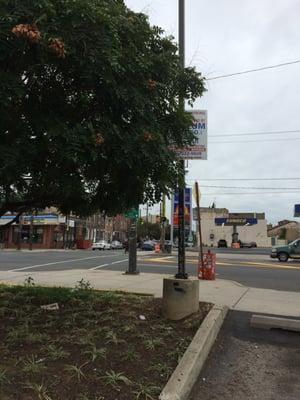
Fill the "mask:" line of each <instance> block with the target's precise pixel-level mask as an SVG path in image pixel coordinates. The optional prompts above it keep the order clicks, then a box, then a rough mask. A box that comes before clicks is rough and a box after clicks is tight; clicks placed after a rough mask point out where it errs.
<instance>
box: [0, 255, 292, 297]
mask: <svg viewBox="0 0 300 400" xmlns="http://www.w3.org/2000/svg"><path fill="white" fill-rule="evenodd" d="M242 250H244V249H241V251H242ZM250 250H253V251H254V252H255V251H257V249H250ZM241 251H239V252H235V254H231V253H227V254H225V253H219V254H218V255H217V278H223V279H229V280H234V281H236V282H239V283H241V284H243V285H246V286H250V287H257V288H267V289H277V290H286V291H295V292H300V283H299V282H300V261H289V262H287V263H279V262H278V261H277V260H271V259H270V258H269V257H268V256H267V255H262V254H255V253H254V252H253V251H252V253H250V254H245V253H242V252H241ZM197 265H198V261H197V253H191V252H189V253H188V255H187V257H186V269H187V272H188V274H189V275H192V276H196V275H197ZM127 267H128V255H127V254H126V255H125V254H124V252H123V251H122V250H119V251H91V250H76V251H72V250H67V251H32V252H29V251H21V252H18V251H1V252H0V271H15V272H19V271H20V272H21V271H28V272H29V271H59V270H70V269H92V270H101V269H105V270H115V271H126V269H127ZM138 268H139V270H140V271H141V272H145V273H159V274H171V275H174V274H175V273H176V271H177V256H176V255H166V256H162V255H156V254H147V255H145V253H138Z"/></svg>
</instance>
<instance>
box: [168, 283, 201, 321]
mask: <svg viewBox="0 0 300 400" xmlns="http://www.w3.org/2000/svg"><path fill="white" fill-rule="evenodd" d="M198 310H199V280H198V279H185V280H183V279H175V278H165V279H164V280H163V304H162V312H163V315H164V317H166V318H168V319H170V320H173V321H178V320H180V319H182V318H185V317H187V316H189V315H191V314H193V313H195V312H197V311H198Z"/></svg>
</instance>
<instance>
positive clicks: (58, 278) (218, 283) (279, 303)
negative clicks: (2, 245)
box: [0, 269, 300, 317]
mask: <svg viewBox="0 0 300 400" xmlns="http://www.w3.org/2000/svg"><path fill="white" fill-rule="evenodd" d="M28 276H31V277H32V278H33V279H34V281H35V283H36V284H42V285H55V286H68V287H74V286H75V285H76V283H77V282H78V281H79V280H80V279H84V280H85V281H89V282H90V283H91V285H92V286H93V287H94V288H95V289H101V290H121V291H127V292H135V293H147V294H153V295H154V296H156V297H161V296H162V286H163V278H164V277H170V276H164V275H161V274H146V273H141V274H139V275H125V274H123V273H121V272H119V271H103V270H97V271H91V270H79V269H76V270H65V271H42V272H40V271H37V272H34V271H31V272H30V271H29V272H24V273H23V272H6V271H1V272H0V283H11V284H17V283H21V284H22V283H24V280H25V279H26V278H27V277H28ZM200 300H201V301H204V302H211V303H215V304H222V305H227V306H228V307H230V308H231V309H233V310H240V311H250V312H254V313H255V312H257V313H267V314H278V315H285V316H293V317H300V293H297V292H284V291H280V290H270V289H256V288H249V287H246V286H243V285H241V284H239V283H237V282H234V281H229V280H225V279H217V280H215V281H202V280H200Z"/></svg>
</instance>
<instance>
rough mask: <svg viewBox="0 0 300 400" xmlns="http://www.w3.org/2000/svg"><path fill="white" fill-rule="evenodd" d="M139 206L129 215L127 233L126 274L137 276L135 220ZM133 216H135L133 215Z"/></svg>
mask: <svg viewBox="0 0 300 400" xmlns="http://www.w3.org/2000/svg"><path fill="white" fill-rule="evenodd" d="M138 210H139V206H138V207H137V212H136V210H135V209H133V211H132V213H130V214H129V218H130V223H129V232H128V270H127V271H126V274H128V275H137V274H139V271H138V269H137V263H136V261H137V257H136V251H137V248H136V241H137V220H138V216H139V211H138ZM133 214H135V215H133Z"/></svg>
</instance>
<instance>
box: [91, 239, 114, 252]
mask: <svg viewBox="0 0 300 400" xmlns="http://www.w3.org/2000/svg"><path fill="white" fill-rule="evenodd" d="M92 250H110V244H109V243H108V242H107V241H106V240H100V241H99V242H94V243H93V244H92Z"/></svg>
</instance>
